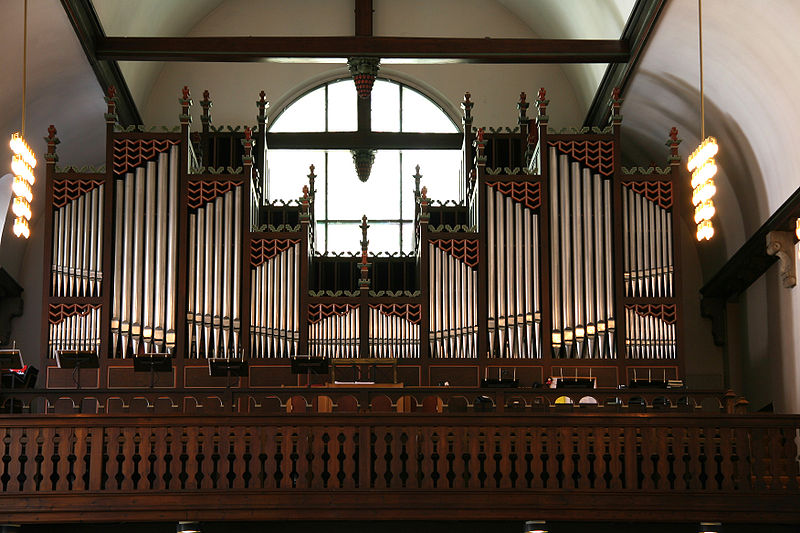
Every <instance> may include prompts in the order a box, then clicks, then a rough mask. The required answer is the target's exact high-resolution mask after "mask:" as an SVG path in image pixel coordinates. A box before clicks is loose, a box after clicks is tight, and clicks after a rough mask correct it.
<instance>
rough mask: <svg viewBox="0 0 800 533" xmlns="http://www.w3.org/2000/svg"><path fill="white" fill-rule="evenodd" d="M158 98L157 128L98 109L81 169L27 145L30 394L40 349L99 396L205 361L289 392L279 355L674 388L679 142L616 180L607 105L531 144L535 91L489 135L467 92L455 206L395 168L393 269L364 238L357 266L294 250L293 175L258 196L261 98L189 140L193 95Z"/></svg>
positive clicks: (194, 373) (303, 202) (539, 131)
mask: <svg viewBox="0 0 800 533" xmlns="http://www.w3.org/2000/svg"><path fill="white" fill-rule="evenodd" d="M179 101H180V103H181V114H180V121H181V128H180V131H179V132H175V131H171V132H167V131H166V130H165V131H164V132H154V131H145V130H144V128H126V129H123V128H121V127H119V126H118V125H116V112H115V105H116V104H115V102H116V101H115V97H114V95H113V93H112V94H109V97H108V98H106V102H107V104H108V107H109V110H108V113H107V114H106V121H107V143H108V146H109V149H108V150H107V153H108V158H109V160H108V161H107V162H106V166H105V167H102V168H100V169H90V170H89V171H88V172H87V171H86V169H76V168H69V167H68V168H67V169H65V170H64V169H58V170H57V169H56V166H55V162H56V161H57V159H58V156H57V154H56V145H57V144H58V139H57V138H56V137H55V133H56V132H55V130H54V129H53V130H52V131H51V132H50V136H49V137H48V138H47V141H48V154H47V157H46V161H47V180H48V181H47V183H48V188H47V190H48V203H49V205H51V206H52V208H51V209H50V211H49V212H48V213H47V215H46V223H47V227H48V233H47V236H46V246H45V256H46V257H45V264H46V271H45V279H46V280H47V287H49V291H47V294H45V296H44V298H45V306H44V312H43V313H44V327H43V331H42V338H43V341H44V342H46V345H47V354H48V356H47V357H48V361H49V363H48V366H49V368H48V369H47V383H48V386H53V387H55V386H57V384H58V383H63V382H64V380H63V379H62V380H61V381H59V379H60V378H59V372H60V370H61V369H58V368H55V359H56V356H57V354H58V352H59V351H61V350H91V351H95V352H97V353H98V355H99V357H100V369H99V370H98V371H97V372H99V373H100V375H99V378H98V380H97V383H98V386H108V387H112V388H113V387H125V386H128V385H129V384H130V383H132V379H133V378H132V376H133V374H132V362H131V360H132V358H133V357H135V356H136V355H138V354H152V353H166V354H170V356H171V357H172V360H173V379H172V380H171V381H170V383H171V385H170V386H175V387H181V386H184V387H193V386H205V385H202V384H203V383H207V382H206V381H203V379H205V380H208V379H212V378H209V377H208V374H207V372H202V371H201V370H202V367H204V365H206V364H207V363H206V362H207V360H208V359H211V358H215V359H219V358H225V359H231V358H236V359H238V358H243V359H246V360H248V362H249V367H250V369H251V374H250V376H249V378H248V380H249V381H247V383H249V385H250V386H259V384H260V383H262V382H263V383H273V384H274V383H275V381H276V380H281V383H284V384H287V385H291V384H297V381H295V380H296V378H295V377H292V376H291V374H289V373H288V370H287V369H288V368H289V367H290V363H291V361H290V359H291V358H292V357H295V356H298V355H311V356H316V357H327V358H347V359H352V358H359V357H361V358H369V359H389V360H393V361H397V364H398V375H399V376H400V379H401V380H402V381H403V382H404V383H405V384H407V385H428V384H430V383H432V382H440V381H448V382H450V383H451V384H456V385H477V384H478V382H479V380H480V378H482V377H484V376H485V375H487V374H488V373H489V372H490V370H491V372H494V371H495V370H494V369H497V370H496V371H497V372H501V371H502V370H503V369H508V371H509V372H514V373H515V375H517V376H522V377H523V380H522V383H523V384H525V380H527V381H528V383H527V385H531V384H533V383H544V382H545V381H546V380H547V378H548V377H549V376H554V375H557V374H562V375H563V374H570V375H574V376H578V377H584V376H592V377H593V378H594V377H596V378H597V380H598V382H597V383H598V386H604V387H617V386H619V385H625V384H627V383H628V379H629V377H630V376H632V375H634V376H635V375H637V372H638V375H646V374H648V373H647V370H650V371H652V372H651V373H654V374H656V375H667V374H668V375H669V376H670V377H671V378H680V377H681V375H682V372H683V370H682V368H683V360H682V346H681V336H680V324H681V314H680V306H679V303H678V300H677V298H676V295H677V294H679V291H678V288H679V287H680V280H679V276H678V272H677V271H676V269H675V268H674V266H675V264H677V259H676V258H677V257H679V256H678V253H679V249H678V248H679V247H678V243H677V242H676V239H675V237H674V235H675V228H676V224H677V214H676V211H675V204H674V202H673V193H674V191H675V190H676V189H675V188H676V186H677V184H679V183H683V182H684V181H685V180H684V177H683V175H682V173H683V170H682V167H681V165H680V158H679V157H678V155H677V145H678V143H679V140H678V139H677V137H676V135H677V132H673V134H672V137H671V141H670V142H669V143H668V144H669V146H670V149H671V153H670V164H669V166H667V167H666V168H642V167H633V168H624V167H622V166H621V164H620V155H619V153H620V140H619V139H620V128H621V125H620V121H621V115H620V113H619V106H620V104H621V100H619V98H618V97H617V98H615V99H614V101H613V103H612V106H613V109H612V121H611V124H610V125H609V127H607V128H605V129H598V128H595V129H593V130H591V131H590V130H588V129H581V130H570V131H562V132H555V131H553V130H552V129H551V128H550V127H549V125H548V118H547V105H548V103H549V102H548V101H547V100H546V99H545V93H544V91H542V92H540V94H539V96H538V98H537V100H536V102H535V108H536V109H537V112H538V113H537V116H536V117H535V118H533V119H529V118H528V117H527V116H526V115H525V113H526V110H527V108H528V103H527V102H525V99H524V96H523V98H522V100H521V102H520V103H519V104H518V106H517V108H518V109H519V110H520V117H519V125H518V126H517V128H516V129H514V130H512V129H510V128H506V130H505V131H503V132H501V131H500V130H492V133H486V132H485V130H483V129H479V128H473V125H472V124H473V116H472V112H473V107H474V104H473V103H472V102H471V101H469V99H468V98H467V99H466V100H465V104H464V130H465V134H464V145H463V150H464V169H463V171H464V172H463V175H464V176H466V178H465V182H464V183H463V184H462V187H461V190H462V191H464V198H461V199H460V202H456V203H455V204H448V203H447V202H445V203H441V202H439V203H437V202H433V201H432V200H431V199H429V198H428V197H427V191H426V190H425V188H422V189H421V190H420V188H419V183H420V179H421V178H422V175H421V174H420V172H421V171H420V169H418V170H417V174H416V175H415V176H414V178H415V180H416V184H417V186H416V190H415V194H414V197H415V199H416V204H417V205H416V211H415V213H416V215H415V217H416V231H415V239H416V251H415V253H414V254H413V256H411V257H405V256H403V257H375V256H372V255H370V253H369V250H368V249H367V246H368V240H367V236H366V234H365V235H363V236H362V250H361V254H360V255H356V254H354V255H353V256H352V257H347V256H336V257H333V256H330V257H329V256H326V255H320V254H316V253H315V251H314V183H313V178H314V173H313V169H312V172H311V174H310V175H309V179H310V181H309V184H308V185H307V186H306V187H303V189H302V190H298V191H297V194H298V200H297V201H291V202H282V203H278V202H272V203H270V202H269V201H267V200H266V199H265V198H264V197H263V191H265V190H267V188H266V186H265V184H264V183H262V181H261V180H262V178H261V177H262V176H266V175H267V173H266V159H267V158H268V156H269V152H268V150H267V144H268V140H269V135H268V133H267V132H266V115H265V113H264V109H265V108H266V100H265V97H264V95H263V94H262V96H261V98H260V100H259V101H258V106H259V113H258V115H257V120H258V125H257V126H256V128H255V130H252V129H250V128H246V129H245V130H244V131H240V130H239V128H236V129H232V128H229V130H230V131H229V132H224V131H222V129H221V128H217V129H215V130H214V131H209V124H210V115H208V108H209V107H210V100H208V94H207V93H206V94H205V95H204V100H203V113H204V115H203V128H202V131H198V132H192V131H190V119H189V116H190V113H189V109H190V106H191V105H192V101H191V97H190V95H189V91H188V89H184V93H183V95H182V98H180V100H179ZM254 148H255V149H254ZM225 150H227V152H225ZM223 152H225V153H224V154H223ZM220 163H221V164H222V166H220ZM422 171H424V169H422ZM272 179H282V178H281V177H279V176H273V177H272ZM442 200H447V199H442ZM367 228H368V226H367V224H366V221H365V222H364V224H363V225H362V229H363V231H364V232H366V231H367ZM354 252H356V251H355V250H354ZM253 369H258V370H253ZM642 370H644V371H642ZM200 376H203V377H202V378H201V377H200ZM275 376H278V377H275ZM442 376H444V377H445V378H446V379H441V378H442ZM259 380H262V381H259ZM220 383H221V382H220ZM241 385H242V382H240V383H239V385H237V386H241Z"/></svg>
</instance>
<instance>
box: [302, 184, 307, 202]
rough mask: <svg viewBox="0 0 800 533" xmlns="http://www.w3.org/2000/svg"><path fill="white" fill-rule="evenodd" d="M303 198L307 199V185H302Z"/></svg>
mask: <svg viewBox="0 0 800 533" xmlns="http://www.w3.org/2000/svg"><path fill="white" fill-rule="evenodd" d="M303 198H305V199H307V198H308V185H303Z"/></svg>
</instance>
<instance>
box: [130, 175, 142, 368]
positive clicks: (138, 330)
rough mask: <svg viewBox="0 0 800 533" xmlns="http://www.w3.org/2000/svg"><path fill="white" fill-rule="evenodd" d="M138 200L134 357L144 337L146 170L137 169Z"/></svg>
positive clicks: (133, 332)
mask: <svg viewBox="0 0 800 533" xmlns="http://www.w3.org/2000/svg"><path fill="white" fill-rule="evenodd" d="M135 175H136V200H135V203H134V213H135V214H134V221H133V222H134V227H133V282H132V284H131V342H132V347H133V355H134V356H135V355H136V354H137V353H138V346H139V343H140V342H141V340H142V339H141V335H142V290H143V287H142V277H143V276H142V274H143V270H144V269H143V266H144V265H143V264H142V263H143V255H142V254H143V247H144V200H145V196H144V194H145V169H144V168H142V167H139V168H137V169H136V173H135Z"/></svg>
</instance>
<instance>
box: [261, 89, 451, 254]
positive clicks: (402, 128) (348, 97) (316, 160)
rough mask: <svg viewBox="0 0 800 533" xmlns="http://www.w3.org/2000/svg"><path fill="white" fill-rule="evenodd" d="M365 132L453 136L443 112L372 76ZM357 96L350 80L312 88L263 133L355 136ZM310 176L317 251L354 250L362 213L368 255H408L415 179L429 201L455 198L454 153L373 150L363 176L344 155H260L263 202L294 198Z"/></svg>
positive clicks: (318, 152)
mask: <svg viewBox="0 0 800 533" xmlns="http://www.w3.org/2000/svg"><path fill="white" fill-rule="evenodd" d="M371 100H372V101H371V113H370V122H371V128H370V129H371V131H372V132H395V133H458V132H459V129H458V127H457V126H456V125H455V123H454V122H453V121H452V120H451V119H450V117H449V116H448V115H447V114H446V113H445V112H444V111H443V110H442V108H441V107H440V106H439V105H438V104H436V103H435V102H433V100H431V99H430V98H428V97H427V96H425V95H423V94H422V93H420V92H419V91H417V90H415V89H412V88H410V87H408V86H406V85H402V84H400V83H397V82H394V81H390V80H385V79H378V80H376V81H375V86H374V88H373V91H372V98H371ZM357 128H358V97H357V94H356V89H355V85H354V84H353V81H352V80H351V79H349V78H348V79H344V80H337V81H333V82H330V83H326V84H324V85H322V86H319V87H316V88H314V89H312V90H310V91H308V92H306V93H305V94H303V95H302V96H300V97H299V98H297V99H296V100H294V101H293V102H292V103H291V104H289V105H288V106H287V107H286V108H284V109H283V111H281V113H280V114H279V115H278V116H277V118H276V119H275V121H274V122H273V123H272V125H271V127H270V129H269V131H270V133H313V132H318V133H320V132H327V133H336V132H355V131H356V130H357ZM311 164H313V165H314V167H315V173H316V175H317V179H316V182H315V188H316V189H317V196H316V204H315V208H314V216H315V219H316V228H315V230H316V231H315V234H316V237H315V240H316V243H315V244H316V251H318V252H322V253H324V252H336V253H338V252H358V251H359V250H360V244H359V242H360V240H361V230H360V229H359V224H360V223H361V216H362V215H366V216H367V218H368V219H369V224H370V228H369V241H370V244H369V249H370V253H377V252H390V253H394V252H398V251H402V252H404V253H410V252H413V251H414V230H413V224H414V178H413V177H412V176H413V175H414V174H415V167H416V165H419V166H420V171H421V173H422V175H423V178H422V181H421V186H426V187H427V188H428V197H429V198H432V199H434V200H440V201H445V200H458V199H459V191H460V187H459V182H460V179H461V150H377V151H376V153H375V161H374V163H373V165H372V171H371V173H370V177H369V179H368V180H367V181H366V182H362V181H360V180H359V179H358V176H357V175H356V171H355V166H354V164H353V157H352V154H351V152H350V151H349V150H331V149H327V150H326V149H319V150H309V149H290V148H283V149H279V150H278V149H272V150H269V153H268V157H267V165H268V176H267V180H268V184H267V196H268V199H269V200H270V201H274V200H293V199H297V198H299V197H300V196H301V194H302V188H303V185H304V184H306V183H308V178H307V177H306V176H307V174H308V167H309V165H311Z"/></svg>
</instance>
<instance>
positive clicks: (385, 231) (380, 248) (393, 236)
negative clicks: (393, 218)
mask: <svg viewBox="0 0 800 533" xmlns="http://www.w3.org/2000/svg"><path fill="white" fill-rule="evenodd" d="M367 239H368V240H369V253H370V254H377V253H380V252H397V251H398V250H399V249H400V224H379V223H372V224H370V225H369V229H368V230H367ZM359 249H360V248H359Z"/></svg>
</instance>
